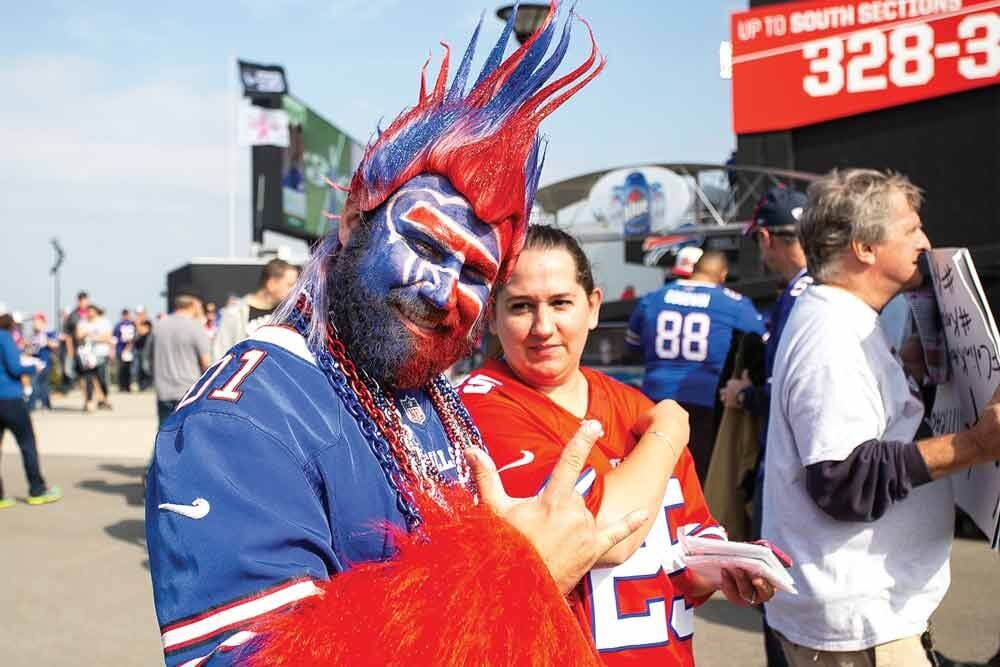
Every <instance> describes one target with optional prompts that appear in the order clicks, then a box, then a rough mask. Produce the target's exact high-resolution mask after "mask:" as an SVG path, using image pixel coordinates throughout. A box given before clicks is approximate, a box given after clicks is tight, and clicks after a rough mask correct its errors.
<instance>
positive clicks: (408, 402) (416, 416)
mask: <svg viewBox="0 0 1000 667" xmlns="http://www.w3.org/2000/svg"><path fill="white" fill-rule="evenodd" d="M399 404H400V406H402V408H403V413H404V414H405V415H406V418H407V419H409V420H410V421H411V422H413V423H414V424H416V425H417V426H423V423H424V422H425V421H427V415H425V414H424V409H423V408H422V407H420V403H418V402H417V399H415V398H413V397H412V396H403V397H401V398H400V399H399Z"/></svg>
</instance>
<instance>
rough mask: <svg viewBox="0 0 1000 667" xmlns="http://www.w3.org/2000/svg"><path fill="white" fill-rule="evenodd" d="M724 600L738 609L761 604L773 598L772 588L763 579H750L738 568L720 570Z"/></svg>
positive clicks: (748, 575) (745, 572)
mask: <svg viewBox="0 0 1000 667" xmlns="http://www.w3.org/2000/svg"><path fill="white" fill-rule="evenodd" d="M719 590H721V591H722V594H723V595H725V596H726V599H727V600H729V601H730V602H732V603H733V604H735V605H738V606H740V607H750V606H753V605H755V604H763V603H764V602H767V601H768V600H770V599H771V598H773V597H774V592H775V590H774V586H773V585H772V584H771V583H770V582H769V581H768V580H767V579H764V578H763V577H752V578H751V576H750V574H748V573H747V571H746V570H741V569H739V568H735V567H734V568H728V567H727V568H723V569H722V587H721V588H720V589H719Z"/></svg>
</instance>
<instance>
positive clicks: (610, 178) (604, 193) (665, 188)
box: [588, 167, 694, 236]
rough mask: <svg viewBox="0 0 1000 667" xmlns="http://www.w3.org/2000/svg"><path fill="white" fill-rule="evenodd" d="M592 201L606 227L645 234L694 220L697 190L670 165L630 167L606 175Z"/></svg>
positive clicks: (593, 208) (590, 200)
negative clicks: (669, 167) (693, 210)
mask: <svg viewBox="0 0 1000 667" xmlns="http://www.w3.org/2000/svg"><path fill="white" fill-rule="evenodd" d="M588 203H589V204H590V209H591V212H592V213H593V215H594V219H595V220H596V221H597V223H598V224H599V225H601V226H602V227H604V228H608V229H612V230H615V231H621V232H623V233H625V234H626V235H627V236H642V235H645V234H648V233H650V232H655V231H663V230H668V229H673V228H675V227H677V226H678V225H680V224H682V223H683V222H691V206H692V204H693V203H694V194H693V193H692V190H691V184H690V182H689V180H688V179H686V178H685V177H683V176H681V175H680V174H677V173H675V172H673V171H670V170H669V169H664V168H663V167H630V168H626V169H617V170H615V171H611V172H608V173H607V174H605V175H604V176H602V177H601V178H600V179H599V180H598V181H597V182H596V183H594V185H593V187H592V188H591V189H590V194H589V195H588ZM685 216H687V217H686V218H685Z"/></svg>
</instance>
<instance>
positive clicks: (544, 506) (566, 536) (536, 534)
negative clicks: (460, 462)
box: [465, 421, 647, 594]
mask: <svg viewBox="0 0 1000 667" xmlns="http://www.w3.org/2000/svg"><path fill="white" fill-rule="evenodd" d="M601 435H602V430H601V426H600V424H599V423H597V422H594V421H587V422H584V423H583V425H582V426H581V427H580V430H578V431H577V432H576V434H575V435H574V436H573V437H572V438H571V439H570V441H569V442H568V443H567V444H566V447H565V448H564V449H563V452H562V455H561V456H560V457H559V460H558V461H557V462H556V465H555V467H554V468H553V469H552V475H551V476H550V477H549V481H548V483H547V484H546V485H545V488H544V489H542V492H541V493H539V494H538V495H537V496H535V497H533V498H511V497H510V496H508V495H507V492H506V491H504V488H503V484H502V483H501V482H500V476H499V475H498V474H497V470H496V466H495V465H494V463H493V460H492V459H491V458H490V457H489V456H488V455H487V454H486V453H485V452H483V451H481V450H479V449H474V448H470V449H467V450H465V455H466V458H467V459H468V461H469V465H470V466H471V468H472V474H473V477H474V478H475V480H476V484H477V485H478V487H479V500H480V501H481V502H484V503H486V504H487V505H488V506H489V507H490V508H491V509H492V510H493V511H494V512H496V513H497V514H498V515H500V517H501V518H502V519H504V520H505V521H507V522H508V523H510V524H511V525H512V526H514V527H515V528H517V529H518V530H519V531H520V532H521V533H522V534H523V535H524V536H525V537H526V538H527V539H528V541H529V542H531V544H532V545H533V546H534V547H535V549H536V550H537V551H538V553H539V555H540V556H541V557H542V560H543V561H544V562H545V565H546V566H547V567H548V568H549V573H550V574H551V575H552V578H553V579H555V582H556V584H557V585H558V586H559V590H561V591H562V592H563V593H564V594H566V593H569V592H570V591H571V590H573V587H574V586H576V584H577V583H578V582H579V581H580V579H582V578H583V576H584V575H585V574H586V573H587V572H588V571H589V570H590V568H591V567H592V566H593V565H594V563H596V562H597V559H598V558H600V557H601V556H603V555H604V554H605V553H606V552H607V551H608V550H610V549H611V548H612V547H614V546H615V545H616V544H618V543H619V542H621V541H622V540H624V539H626V538H627V537H629V536H630V535H632V534H633V533H635V531H636V530H638V529H639V528H640V527H641V526H642V525H643V523H644V522H645V521H646V518H647V513H646V511H645V510H635V511H631V512H629V513H628V514H626V515H625V516H623V517H621V518H619V519H617V520H616V521H613V522H611V523H610V524H609V525H607V526H605V527H603V528H598V527H597V523H596V521H595V520H594V517H593V515H592V514H591V513H590V510H588V509H587V506H586V505H585V504H584V502H583V498H582V497H581V496H580V494H579V493H577V491H576V489H575V485H576V481H577V478H578V477H579V475H580V471H581V470H583V466H584V464H585V463H586V461H587V455H588V454H589V453H590V449H591V448H592V447H593V446H594V443H595V442H596V441H597V438H599V437H600V436H601Z"/></svg>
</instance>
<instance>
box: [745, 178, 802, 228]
mask: <svg viewBox="0 0 1000 667" xmlns="http://www.w3.org/2000/svg"><path fill="white" fill-rule="evenodd" d="M805 207H806V196H805V195H804V194H802V193H801V192H799V191H798V190H792V189H791V188H783V187H774V188H771V189H770V190H768V191H767V192H765V193H764V196H763V197H761V198H760V201H759V202H757V208H756V209H754V212H753V219H752V220H751V221H750V224H749V225H747V228H746V229H745V230H743V233H744V234H753V233H754V232H755V231H756V230H758V229H760V228H761V227H763V228H765V229H774V230H778V229H783V231H784V230H787V231H791V230H792V229H793V228H794V227H795V226H796V225H797V224H799V220H801V219H802V210H803V209H804V208H805Z"/></svg>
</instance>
